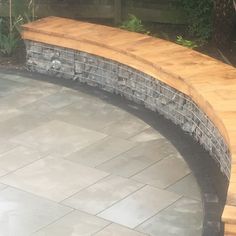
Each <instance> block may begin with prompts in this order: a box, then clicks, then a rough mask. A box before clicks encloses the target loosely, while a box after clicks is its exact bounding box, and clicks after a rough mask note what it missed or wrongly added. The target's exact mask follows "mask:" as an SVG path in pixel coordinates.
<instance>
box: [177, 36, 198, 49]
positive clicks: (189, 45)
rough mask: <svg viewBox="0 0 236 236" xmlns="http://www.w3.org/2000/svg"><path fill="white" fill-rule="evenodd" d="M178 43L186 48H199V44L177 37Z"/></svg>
mask: <svg viewBox="0 0 236 236" xmlns="http://www.w3.org/2000/svg"><path fill="white" fill-rule="evenodd" d="M176 43H178V44H180V45H182V46H184V47H187V48H191V49H194V48H197V47H198V44H197V43H196V42H194V41H192V40H187V39H184V38H183V37H182V36H177V40H176Z"/></svg>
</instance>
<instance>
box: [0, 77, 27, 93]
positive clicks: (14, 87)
mask: <svg viewBox="0 0 236 236" xmlns="http://www.w3.org/2000/svg"><path fill="white" fill-rule="evenodd" d="M0 83H1V86H0V97H5V96H8V95H10V94H13V93H16V92H19V91H22V90H24V89H25V88H26V85H24V84H22V83H19V82H16V81H11V80H6V79H2V78H0Z"/></svg>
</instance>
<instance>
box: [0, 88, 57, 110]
mask: <svg viewBox="0 0 236 236" xmlns="http://www.w3.org/2000/svg"><path fill="white" fill-rule="evenodd" d="M57 91H58V88H57V87H56V88H54V87H51V88H40V87H38V86H37V87H30V86H29V87H27V88H26V89H24V90H23V91H20V92H17V93H14V94H12V95H9V96H7V97H4V98H2V99H1V100H0V108H5V109H9V108H12V109H13V108H20V107H22V106H26V105H28V104H31V103H34V102H36V101H38V100H40V99H42V98H44V97H47V96H50V95H52V94H55V93H57Z"/></svg>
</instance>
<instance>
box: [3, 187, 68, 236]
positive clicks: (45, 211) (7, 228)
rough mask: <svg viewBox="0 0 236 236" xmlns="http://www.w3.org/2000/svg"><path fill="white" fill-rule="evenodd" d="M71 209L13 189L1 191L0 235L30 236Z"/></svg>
mask: <svg viewBox="0 0 236 236" xmlns="http://www.w3.org/2000/svg"><path fill="white" fill-rule="evenodd" d="M70 211H72V209H71V208H69V207H65V206H62V205H59V204H57V203H55V202H52V201H49V200H46V199H43V198H40V197H38V196H35V195H32V194H29V193H26V192H24V191H20V190H17V189H13V188H6V189H4V190H2V191H0V235H2V236H7V235H11V236H29V235H31V234H32V233H33V232H34V231H36V230H38V229H40V228H42V227H44V226H46V225H48V224H50V223H52V222H54V221H55V220H57V219H59V218H61V217H62V216H64V215H66V214H68V213H69V212H70Z"/></svg>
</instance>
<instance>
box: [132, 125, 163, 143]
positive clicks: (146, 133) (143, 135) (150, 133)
mask: <svg viewBox="0 0 236 236" xmlns="http://www.w3.org/2000/svg"><path fill="white" fill-rule="evenodd" d="M162 138H164V137H163V136H162V135H161V134H160V133H159V132H158V131H157V130H155V129H154V128H151V127H150V128H147V129H145V130H143V131H141V132H140V133H138V134H137V135H134V136H132V137H130V138H129V140H130V141H133V142H140V143H143V142H148V141H152V140H157V139H162Z"/></svg>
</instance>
